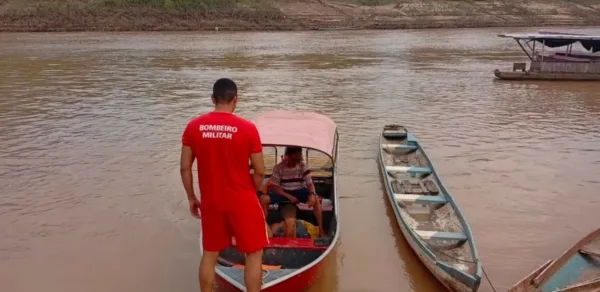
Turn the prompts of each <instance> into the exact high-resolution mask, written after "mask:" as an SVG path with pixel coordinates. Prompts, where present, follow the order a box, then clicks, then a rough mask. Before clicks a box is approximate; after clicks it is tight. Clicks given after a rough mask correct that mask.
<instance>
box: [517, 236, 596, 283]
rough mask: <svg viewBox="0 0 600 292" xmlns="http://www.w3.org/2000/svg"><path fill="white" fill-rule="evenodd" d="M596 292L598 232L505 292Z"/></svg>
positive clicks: (583, 239)
mask: <svg viewBox="0 0 600 292" xmlns="http://www.w3.org/2000/svg"><path fill="white" fill-rule="evenodd" d="M534 291H535V292H538V291H539V292H550V291H555V292H575V291H577V292H584V291H585V292H589V291H600V228H599V229H596V230H594V231H593V232H591V233H590V234H588V235H587V236H585V237H584V238H582V239H581V240H579V241H578V242H577V243H575V244H574V245H573V246H572V247H571V248H569V249H568V250H567V251H565V252H564V253H563V254H562V255H561V256H560V257H559V258H557V259H555V260H549V261H547V262H546V263H545V264H543V265H542V266H541V267H539V268H537V269H536V270H535V271H533V272H532V273H531V274H529V275H528V276H527V277H525V278H523V279H521V280H520V281H519V282H517V283H516V284H515V285H514V286H513V287H512V288H511V289H510V290H508V292H534Z"/></svg>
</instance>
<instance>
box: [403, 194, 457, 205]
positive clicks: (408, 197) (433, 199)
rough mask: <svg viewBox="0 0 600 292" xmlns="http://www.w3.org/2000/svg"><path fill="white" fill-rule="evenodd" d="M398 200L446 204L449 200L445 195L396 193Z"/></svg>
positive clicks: (412, 202)
mask: <svg viewBox="0 0 600 292" xmlns="http://www.w3.org/2000/svg"><path fill="white" fill-rule="evenodd" d="M394 197H395V199H396V201H397V202H399V203H405V204H446V203H447V202H448V201H447V200H446V198H444V197H443V196H439V195H438V196H431V195H412V194H394Z"/></svg>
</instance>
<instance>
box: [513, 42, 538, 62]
mask: <svg viewBox="0 0 600 292" xmlns="http://www.w3.org/2000/svg"><path fill="white" fill-rule="evenodd" d="M515 40H516V41H517V44H519V47H521V50H523V52H525V55H527V57H529V60H531V61H533V57H532V56H531V54H529V52H528V51H527V50H526V49H525V47H523V45H522V44H521V40H520V39H515ZM525 44H526V45H527V46H528V47H529V44H528V43H525ZM534 45H535V44H534ZM529 48H530V49H531V47H529ZM532 51H533V49H532Z"/></svg>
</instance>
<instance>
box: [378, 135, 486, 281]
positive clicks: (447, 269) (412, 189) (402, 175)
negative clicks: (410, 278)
mask: <svg viewBox="0 0 600 292" xmlns="http://www.w3.org/2000/svg"><path fill="white" fill-rule="evenodd" d="M379 144H380V149H379V155H378V163H379V170H380V173H381V176H382V179H383V183H384V186H385V192H386V196H387V199H388V202H389V203H390V205H391V207H392V210H393V211H394V216H395V217H396V221H397V223H398V227H399V228H400V231H401V232H402V234H403V235H404V238H405V240H406V241H407V242H408V244H409V245H410V247H411V249H412V250H413V252H414V253H415V254H416V255H417V256H418V257H419V259H420V260H421V262H423V264H424V265H425V266H426V267H427V269H428V270H429V271H430V272H431V273H432V274H433V275H434V276H435V277H436V279H438V281H439V282H440V283H442V284H443V285H444V286H445V287H446V288H448V289H449V290H450V291H456V292H474V291H477V290H478V289H479V285H480V281H481V273H482V269H481V263H480V261H479V259H478V256H477V249H476V247H475V241H474V239H473V237H472V235H471V231H470V228H469V226H468V224H467V223H466V221H465V220H464V218H463V217H462V213H461V212H460V210H459V208H458V206H456V204H455V203H454V200H453V199H452V197H451V195H450V194H449V192H448V191H447V190H446V189H445V187H444V186H443V183H442V182H441V180H440V179H439V177H438V176H437V174H436V172H435V167H434V166H433V163H432V162H431V161H430V159H429V158H428V157H427V154H426V153H425V151H424V150H423V149H422V147H421V145H420V144H419V142H418V141H417V140H416V139H415V137H414V136H413V135H412V134H411V133H409V132H408V131H406V128H404V127H402V126H399V125H386V126H385V127H384V131H383V132H382V134H381V136H380V143H379ZM399 181H402V184H403V185H404V186H399V184H400V183H399ZM432 184H433V186H431V185H432ZM427 186H429V187H427ZM436 186H437V187H436ZM438 188H439V189H438ZM427 204H438V205H436V206H434V205H427ZM425 206H427V207H425ZM441 218H444V219H441ZM442 221H443V223H442ZM459 225H460V227H452V226H459ZM436 226H437V227H436ZM442 226H449V228H447V229H444V227H442ZM428 232H433V233H446V235H439V237H438V239H435V238H434V235H428ZM444 236H448V237H444ZM452 240H455V244H449V243H448V242H451V241H452ZM461 240H462V241H463V242H462V243H461ZM442 242H445V243H442ZM438 247H439V248H440V249H438Z"/></svg>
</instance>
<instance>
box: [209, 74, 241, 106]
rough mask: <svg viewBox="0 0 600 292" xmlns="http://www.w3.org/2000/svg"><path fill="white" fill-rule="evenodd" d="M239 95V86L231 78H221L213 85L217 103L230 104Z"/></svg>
mask: <svg viewBox="0 0 600 292" xmlns="http://www.w3.org/2000/svg"><path fill="white" fill-rule="evenodd" d="M236 95H237V85H236V84H235V82H233V80H231V79H229V78H221V79H219V80H217V81H216V82H215V84H214V85H213V94H212V96H213V98H214V100H215V103H230V102H232V101H233V98H234V97H235V96H236Z"/></svg>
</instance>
